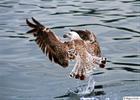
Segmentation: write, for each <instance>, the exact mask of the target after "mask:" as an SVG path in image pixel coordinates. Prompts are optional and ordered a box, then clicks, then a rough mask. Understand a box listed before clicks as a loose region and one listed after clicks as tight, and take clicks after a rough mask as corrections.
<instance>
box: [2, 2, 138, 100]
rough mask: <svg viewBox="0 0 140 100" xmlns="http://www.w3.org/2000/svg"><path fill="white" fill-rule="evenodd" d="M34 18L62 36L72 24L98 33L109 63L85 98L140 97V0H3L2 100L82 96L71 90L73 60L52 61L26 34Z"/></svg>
mask: <svg viewBox="0 0 140 100" xmlns="http://www.w3.org/2000/svg"><path fill="white" fill-rule="evenodd" d="M31 17H35V18H36V19H38V20H39V21H40V22H42V23H43V24H45V25H46V26H48V27H50V28H52V30H53V31H54V32H56V34H57V35H60V36H62V35H63V33H64V32H66V31H68V29H69V28H73V29H88V30H90V31H93V32H95V34H96V35H97V37H98V39H99V41H100V45H101V48H102V52H103V55H104V56H105V57H107V58H108V63H107V66H106V68H105V69H97V70H96V71H95V74H94V77H95V80H96V88H95V91H94V92H93V93H92V94H90V95H88V96H86V97H96V98H98V99H99V100H105V99H106V100H122V98H123V97H124V96H140V1H139V0H0V100H79V99H80V97H79V96H78V95H75V94H72V93H71V92H68V90H69V89H76V88H77V87H78V84H77V80H75V79H71V78H69V72H70V71H71V69H72V67H73V65H74V63H73V62H71V63H70V67H69V68H66V69H63V68H61V67H60V66H59V65H56V64H54V63H51V62H50V61H49V60H48V58H47V57H45V55H44V54H43V53H42V52H41V50H40V49H39V48H38V46H37V45H36V44H35V42H34V41H30V40H32V39H33V37H32V36H30V35H26V34H25V33H26V31H27V30H28V27H27V26H26V24H25V19H26V18H31ZM80 84H81V85H86V83H84V82H80V83H79V85H80Z"/></svg>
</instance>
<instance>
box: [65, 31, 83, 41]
mask: <svg viewBox="0 0 140 100" xmlns="http://www.w3.org/2000/svg"><path fill="white" fill-rule="evenodd" d="M63 37H64V38H68V39H70V40H71V41H72V40H75V39H81V37H80V36H79V34H78V33H76V32H74V31H70V32H68V33H65V34H64V35H63Z"/></svg>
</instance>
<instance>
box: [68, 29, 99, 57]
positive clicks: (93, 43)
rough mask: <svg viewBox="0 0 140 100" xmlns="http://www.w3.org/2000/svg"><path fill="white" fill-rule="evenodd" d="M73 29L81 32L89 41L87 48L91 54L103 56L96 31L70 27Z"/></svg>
mask: <svg viewBox="0 0 140 100" xmlns="http://www.w3.org/2000/svg"><path fill="white" fill-rule="evenodd" d="M70 30H71V31H75V32H77V33H78V34H79V36H80V37H81V38H82V39H83V40H84V41H86V43H87V48H88V51H89V53H90V54H92V55H96V56H99V57H100V56H101V49H100V45H99V43H98V40H97V38H96V36H95V34H94V33H92V32H90V31H88V30H74V29H70Z"/></svg>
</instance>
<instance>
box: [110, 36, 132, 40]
mask: <svg viewBox="0 0 140 100" xmlns="http://www.w3.org/2000/svg"><path fill="white" fill-rule="evenodd" d="M130 39H132V38H131V37H126V38H113V40H130Z"/></svg>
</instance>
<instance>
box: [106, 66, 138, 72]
mask: <svg viewBox="0 0 140 100" xmlns="http://www.w3.org/2000/svg"><path fill="white" fill-rule="evenodd" d="M106 69H107V70H125V71H128V72H133V73H140V69H136V68H130V67H113V68H106Z"/></svg>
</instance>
